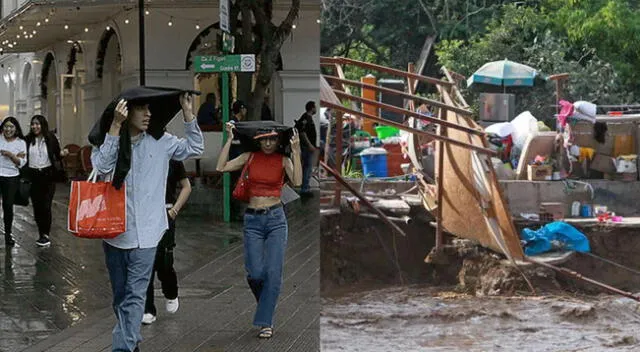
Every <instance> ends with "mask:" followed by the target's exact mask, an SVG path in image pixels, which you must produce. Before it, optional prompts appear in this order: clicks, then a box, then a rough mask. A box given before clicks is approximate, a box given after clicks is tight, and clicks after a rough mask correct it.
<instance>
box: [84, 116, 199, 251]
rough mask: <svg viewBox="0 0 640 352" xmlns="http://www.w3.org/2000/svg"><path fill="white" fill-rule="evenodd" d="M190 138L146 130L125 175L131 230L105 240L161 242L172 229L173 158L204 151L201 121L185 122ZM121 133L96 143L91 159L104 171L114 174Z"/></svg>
mask: <svg viewBox="0 0 640 352" xmlns="http://www.w3.org/2000/svg"><path fill="white" fill-rule="evenodd" d="M184 126H185V135H186V139H183V138H178V137H176V136H173V135H171V134H168V133H165V134H164V136H162V137H161V138H160V139H158V140H156V139H155V138H153V137H152V136H151V135H148V134H146V133H144V134H143V135H142V136H141V138H140V140H139V141H138V142H137V143H135V144H133V145H132V146H131V168H130V169H129V173H128V174H127V176H126V178H125V182H124V184H125V188H126V195H127V231H126V232H124V233H122V234H120V235H118V236H117V237H116V238H113V239H107V240H105V242H107V243H108V244H110V245H112V246H114V247H116V248H121V249H132V248H153V247H157V246H158V242H160V239H161V238H162V235H163V234H164V232H165V231H166V230H167V229H168V222H167V211H166V209H165V191H166V188H167V174H168V172H169V160H170V159H174V160H181V161H182V160H186V159H187V158H190V157H193V156H197V155H201V154H202V152H203V151H204V138H203V136H202V132H201V131H200V127H198V123H197V121H196V120H195V119H194V120H193V121H191V122H185V124H184ZM119 141H120V137H115V136H112V135H109V134H107V135H106V137H105V140H104V143H103V144H102V145H101V146H100V147H99V148H97V147H94V148H93V150H92V152H91V163H92V164H93V167H94V168H95V169H96V170H97V171H98V172H99V173H100V174H101V175H107V174H111V173H112V172H113V171H114V169H115V166H116V161H117V159H118V148H119Z"/></svg>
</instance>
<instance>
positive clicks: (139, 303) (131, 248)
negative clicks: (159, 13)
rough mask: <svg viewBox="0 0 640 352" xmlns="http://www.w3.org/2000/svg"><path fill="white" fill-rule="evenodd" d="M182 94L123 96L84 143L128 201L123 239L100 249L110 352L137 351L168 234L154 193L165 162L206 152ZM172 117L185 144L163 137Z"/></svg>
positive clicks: (140, 91)
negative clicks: (180, 120) (108, 292)
mask: <svg viewBox="0 0 640 352" xmlns="http://www.w3.org/2000/svg"><path fill="white" fill-rule="evenodd" d="M181 93H182V92H181V91H178V90H173V91H171V90H168V89H165V90H160V89H153V88H147V87H137V88H133V89H130V90H127V91H125V92H123V93H122V94H121V97H120V98H119V99H117V100H116V101H114V102H113V103H112V104H110V105H109V107H108V108H107V110H106V111H105V113H104V114H103V115H102V118H101V120H100V121H98V123H97V124H96V126H94V129H93V130H92V131H91V134H90V136H89V140H90V141H91V143H92V144H93V145H94V146H95V147H94V148H93V151H92V154H91V162H92V164H93V167H94V168H95V169H96V170H97V171H98V172H99V174H101V175H110V174H112V173H113V186H114V187H115V188H116V189H120V188H121V187H122V185H123V184H124V186H125V191H126V195H127V198H126V199H127V202H126V208H127V229H126V231H125V232H124V233H122V234H120V235H118V236H117V237H115V238H113V239H106V240H104V242H103V247H104V253H105V261H106V264H107V269H108V270H109V278H110V280H111V288H112V290H113V311H114V313H115V315H116V318H117V322H116V326H115V327H114V329H113V333H112V351H114V352H116V351H117V352H125V351H126V352H131V351H134V352H135V351H140V347H139V346H138V345H139V343H140V342H141V341H142V336H141V335H140V326H141V323H142V316H143V314H144V305H145V298H146V293H147V286H148V284H149V280H150V278H151V270H152V269H153V264H154V259H155V254H156V247H157V245H158V242H159V241H160V239H161V238H162V235H163V234H164V232H165V231H166V230H167V228H168V222H167V212H166V210H165V193H164V192H161V191H159V190H164V188H165V181H166V179H167V173H168V167H169V160H171V159H173V160H180V161H182V160H185V159H187V158H189V157H193V156H197V155H201V154H202V152H203V150H204V141H203V136H202V132H201V131H200V128H199V127H198V124H197V121H196V119H195V117H194V115H193V112H192V111H193V108H192V104H193V103H192V98H191V96H190V95H189V94H181ZM178 99H179V104H178V101H177V100H178ZM114 105H115V107H114ZM154 107H155V108H154ZM173 109H174V110H173ZM178 110H182V115H183V117H184V129H185V135H186V138H185V139H179V138H177V137H175V136H173V135H170V134H169V133H166V132H164V127H165V126H166V124H167V123H168V122H169V121H170V120H171V118H173V115H175V114H176V113H177V112H178ZM152 112H153V114H152Z"/></svg>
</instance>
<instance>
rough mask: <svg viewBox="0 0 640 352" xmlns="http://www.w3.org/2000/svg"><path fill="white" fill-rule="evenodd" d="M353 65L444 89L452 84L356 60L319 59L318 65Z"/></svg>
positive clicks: (341, 58)
mask: <svg viewBox="0 0 640 352" xmlns="http://www.w3.org/2000/svg"><path fill="white" fill-rule="evenodd" d="M336 64H337V65H354V66H359V67H362V68H365V69H369V70H375V71H378V72H385V73H389V74H392V75H396V76H400V77H406V78H413V79H416V80H418V81H422V82H428V83H431V84H435V85H440V86H444V87H447V88H449V87H451V86H452V84H451V82H447V81H444V80H441V79H437V78H433V77H426V76H422V75H418V74H415V73H409V72H406V71H402V70H396V69H394V68H389V67H385V66H380V65H376V64H371V63H368V62H362V61H358V60H353V59H348V58H346V57H320V65H321V66H333V65H336Z"/></svg>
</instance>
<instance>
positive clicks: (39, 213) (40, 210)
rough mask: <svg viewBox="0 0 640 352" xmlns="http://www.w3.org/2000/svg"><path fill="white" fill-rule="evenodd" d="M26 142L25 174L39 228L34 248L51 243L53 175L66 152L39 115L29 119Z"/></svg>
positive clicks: (54, 178)
mask: <svg viewBox="0 0 640 352" xmlns="http://www.w3.org/2000/svg"><path fill="white" fill-rule="evenodd" d="M25 139H26V141H27V166H28V171H27V175H28V177H29V179H30V180H31V204H32V206H33V216H34V218H35V220H36V224H37V225H38V233H39V237H38V240H37V241H36V245H38V246H39V247H46V246H49V245H50V244H51V239H50V237H49V236H50V234H51V205H52V203H53V196H54V194H55V192H56V175H58V174H59V173H60V172H62V171H63V170H60V167H61V165H62V157H64V156H65V155H66V154H67V151H64V150H60V143H59V142H58V138H57V137H56V136H55V135H54V134H53V133H51V131H49V123H48V122H47V119H46V118H45V117H44V116H42V115H35V116H33V117H32V118H31V131H30V132H29V134H28V135H27V137H26V138H25Z"/></svg>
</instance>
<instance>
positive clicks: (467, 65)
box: [437, 5, 633, 118]
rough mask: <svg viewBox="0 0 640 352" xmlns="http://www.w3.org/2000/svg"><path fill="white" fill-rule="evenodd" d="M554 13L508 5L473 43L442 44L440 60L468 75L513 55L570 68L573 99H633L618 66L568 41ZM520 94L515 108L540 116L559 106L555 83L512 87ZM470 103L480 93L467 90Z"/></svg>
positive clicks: (542, 65) (540, 65)
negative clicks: (556, 24)
mask: <svg viewBox="0 0 640 352" xmlns="http://www.w3.org/2000/svg"><path fill="white" fill-rule="evenodd" d="M549 21H550V17H549V16H546V15H545V14H544V13H543V12H542V11H541V10H539V9H536V8H532V7H517V6H513V5H508V6H505V7H504V8H503V16H502V18H499V19H495V20H493V21H492V22H491V23H490V24H489V26H488V27H487V33H486V34H484V35H482V36H477V37H475V38H473V39H472V40H471V41H469V42H465V41H461V40H451V41H449V40H445V41H442V42H441V43H440V44H439V45H438V47H437V55H438V58H439V63H440V64H442V65H445V66H447V67H449V68H451V69H453V70H454V71H457V72H459V73H461V74H463V75H465V76H470V75H471V74H473V72H474V71H475V70H477V69H478V68H479V67H481V66H482V65H483V64H484V63H486V62H489V61H497V60H502V59H504V58H508V59H509V60H512V61H516V62H520V63H523V64H525V65H529V66H531V67H534V68H536V69H537V70H539V71H541V72H543V73H545V74H547V75H550V74H556V73H569V74H570V80H569V82H568V85H567V86H566V88H565V89H564V91H563V97H564V98H566V99H568V100H573V101H575V100H588V101H594V102H597V103H599V104H620V103H628V102H631V101H633V95H632V94H629V91H628V90H626V89H625V88H624V86H623V84H622V82H621V80H620V79H619V76H618V74H617V73H616V71H615V70H614V67H613V66H612V65H611V64H609V63H608V62H606V61H605V60H603V59H601V58H600V56H599V55H598V52H597V50H596V49H595V48H593V47H590V46H588V45H586V44H584V45H582V46H579V47H577V46H569V45H567V42H568V40H569V39H568V38H567V37H563V36H562V35H561V34H559V33H554V32H553V31H552V29H550V28H553V26H551V22H549ZM507 91H508V92H510V93H515V94H516V112H517V113H519V112H522V111H525V110H529V111H531V112H532V114H534V116H536V117H538V118H549V117H551V116H552V115H553V113H554V109H553V108H550V107H549V106H550V105H552V104H554V102H555V97H554V92H555V88H554V85H553V84H552V83H551V82H547V83H546V84H545V83H540V84H538V85H537V86H536V87H534V88H509V89H508V90H507ZM465 93H466V94H468V95H470V96H471V98H470V99H469V101H470V102H474V101H477V92H475V91H471V90H467V89H465Z"/></svg>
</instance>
